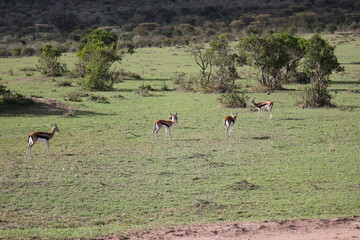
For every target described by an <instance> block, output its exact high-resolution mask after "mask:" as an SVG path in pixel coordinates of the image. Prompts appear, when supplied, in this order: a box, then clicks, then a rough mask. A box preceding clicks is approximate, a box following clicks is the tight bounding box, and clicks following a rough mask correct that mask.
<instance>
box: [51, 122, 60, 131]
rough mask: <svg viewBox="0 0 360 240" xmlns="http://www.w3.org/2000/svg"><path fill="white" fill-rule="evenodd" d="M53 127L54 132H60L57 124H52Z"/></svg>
mask: <svg viewBox="0 0 360 240" xmlns="http://www.w3.org/2000/svg"><path fill="white" fill-rule="evenodd" d="M51 127H52V130H53V131H54V132H60V130H59V128H58V127H57V126H56V124H52V125H51Z"/></svg>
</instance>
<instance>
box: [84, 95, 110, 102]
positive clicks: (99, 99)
mask: <svg viewBox="0 0 360 240" xmlns="http://www.w3.org/2000/svg"><path fill="white" fill-rule="evenodd" d="M88 100H89V101H91V102H97V103H109V101H108V99H107V97H104V96H96V95H90V97H89V98H88Z"/></svg>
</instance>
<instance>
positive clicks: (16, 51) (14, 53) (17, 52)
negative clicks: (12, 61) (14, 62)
mask: <svg viewBox="0 0 360 240" xmlns="http://www.w3.org/2000/svg"><path fill="white" fill-rule="evenodd" d="M20 53H21V49H20V48H13V49H11V56H13V57H19V56H20Z"/></svg>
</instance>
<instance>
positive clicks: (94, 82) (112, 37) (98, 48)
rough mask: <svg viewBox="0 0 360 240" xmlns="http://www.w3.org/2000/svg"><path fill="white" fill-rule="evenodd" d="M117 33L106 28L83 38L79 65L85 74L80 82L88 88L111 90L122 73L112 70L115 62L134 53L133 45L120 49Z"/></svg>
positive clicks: (82, 74) (81, 73)
mask: <svg viewBox="0 0 360 240" xmlns="http://www.w3.org/2000/svg"><path fill="white" fill-rule="evenodd" d="M116 42H117V35H116V34H115V33H113V32H109V31H106V30H94V31H92V32H90V33H89V34H87V35H86V36H85V37H84V39H83V40H82V44H81V46H80V50H79V52H78V54H77V55H78V58H79V60H80V63H79V64H78V65H77V68H78V70H79V74H80V75H81V76H83V78H82V79H80V80H79V84H80V85H81V86H82V87H83V88H84V89H86V90H110V89H111V88H112V87H113V85H114V83H116V82H118V81H119V80H121V79H119V76H120V74H119V73H117V72H115V71H112V70H110V68H111V66H112V64H113V63H115V62H117V61H121V60H122V58H123V57H124V56H125V55H126V54H128V53H129V54H132V53H133V52H134V51H133V47H132V46H128V49H127V51H125V50H122V51H120V52H119V51H118V50H119V46H118V45H117V44H116Z"/></svg>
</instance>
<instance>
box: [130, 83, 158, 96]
mask: <svg viewBox="0 0 360 240" xmlns="http://www.w3.org/2000/svg"><path fill="white" fill-rule="evenodd" d="M153 90H154V89H153V88H152V87H151V86H150V85H144V84H143V85H140V86H139V87H138V88H137V89H136V91H135V93H136V94H139V95H141V96H143V97H149V96H151V93H150V92H151V91H153Z"/></svg>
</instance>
